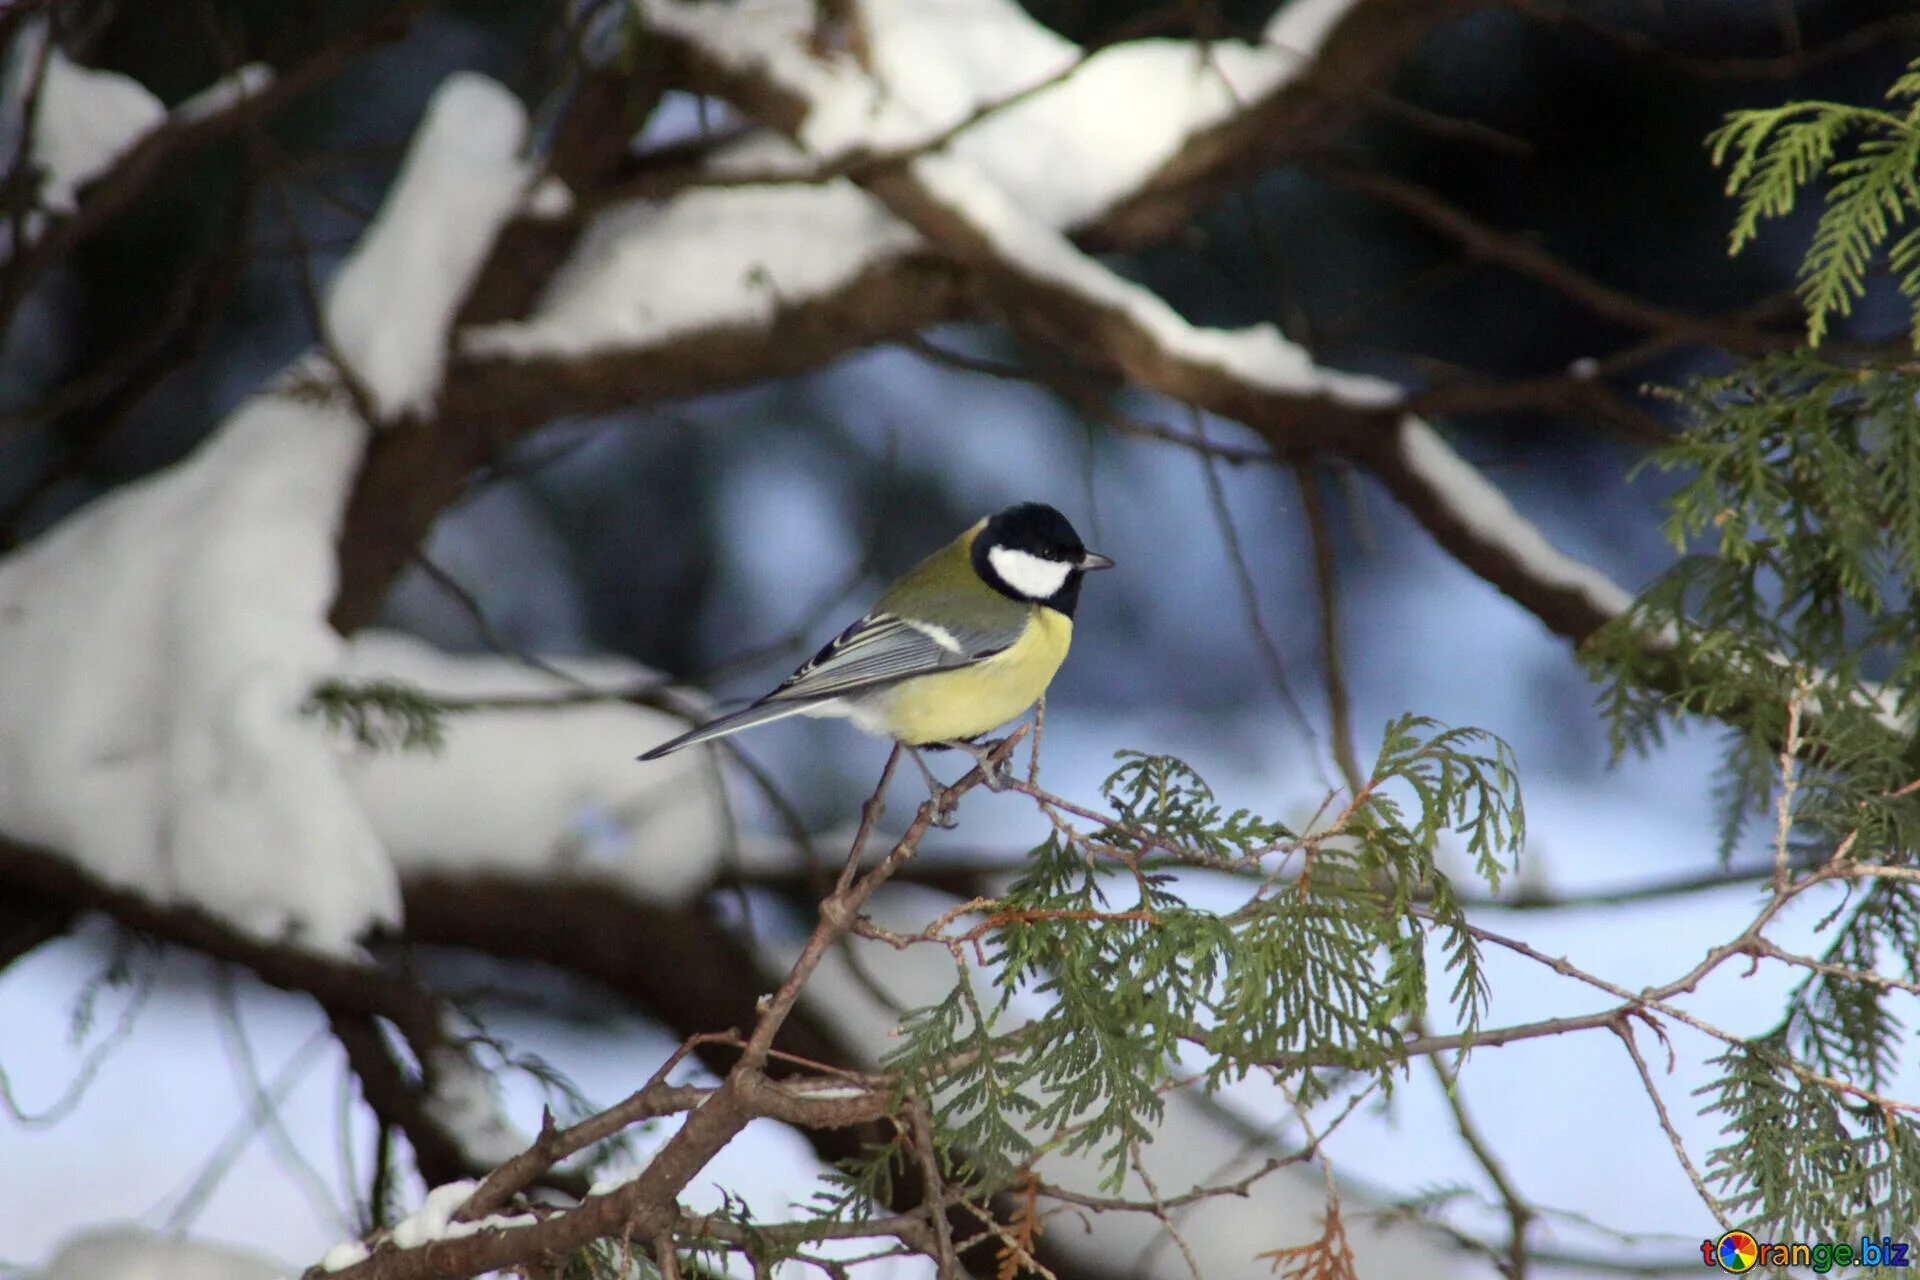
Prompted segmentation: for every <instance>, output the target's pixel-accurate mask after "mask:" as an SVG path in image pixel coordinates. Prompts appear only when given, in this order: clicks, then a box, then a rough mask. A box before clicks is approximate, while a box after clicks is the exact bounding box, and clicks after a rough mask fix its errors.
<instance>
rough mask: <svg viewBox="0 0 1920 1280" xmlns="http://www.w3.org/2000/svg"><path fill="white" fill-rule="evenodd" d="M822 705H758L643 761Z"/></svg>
mask: <svg viewBox="0 0 1920 1280" xmlns="http://www.w3.org/2000/svg"><path fill="white" fill-rule="evenodd" d="M817 705H818V701H817V700H815V699H808V700H806V701H801V700H799V699H794V700H791V701H786V700H783V701H779V702H756V703H754V704H753V705H752V706H750V707H742V708H741V709H740V710H738V711H734V712H731V713H729V714H727V715H724V716H721V717H720V718H719V719H718V720H709V721H708V722H707V723H705V724H703V725H701V726H700V727H699V728H698V729H691V730H688V731H687V732H686V733H683V734H681V735H680V736H679V737H677V738H673V739H670V740H668V741H666V742H663V743H661V744H660V745H659V746H657V747H655V748H654V749H653V750H651V751H649V752H647V753H646V754H644V755H642V756H641V757H640V759H642V760H658V759H659V758H660V757H661V756H664V755H671V754H673V753H674V752H675V751H678V750H680V749H681V748H682V747H692V746H698V745H699V744H700V743H702V742H711V741H713V740H714V739H715V738H724V737H726V736H727V735H728V734H732V733H738V732H740V731H741V730H742V729H751V728H753V726H755V725H757V724H766V723H767V722H768V721H770V720H784V719H786V718H787V717H788V716H797V715H799V714H801V713H802V712H805V711H808V710H811V709H812V708H814V707H815V706H817Z"/></svg>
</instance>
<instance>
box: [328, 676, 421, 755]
mask: <svg viewBox="0 0 1920 1280" xmlns="http://www.w3.org/2000/svg"><path fill="white" fill-rule="evenodd" d="M301 710H302V711H304V712H305V713H306V714H308V715H317V716H319V717H321V718H322V719H324V720H325V721H326V722H327V727H328V728H330V729H332V730H334V731H336V732H343V733H346V734H347V735H348V736H350V737H351V738H352V739H353V740H354V741H355V742H356V743H358V744H359V745H360V746H361V747H362V748H363V749H365V750H367V751H439V750H440V749H441V747H442V746H443V745H445V742H446V711H445V709H444V708H443V707H441V705H440V704H439V703H438V702H436V701H435V700H434V699H433V698H431V697H429V696H428V695H427V694H425V693H423V692H421V691H420V690H419V689H417V688H415V687H414V686H412V685H410V684H406V683H403V682H402V681H399V680H366V681H359V682H351V681H346V680H328V681H325V682H323V683H321V684H320V685H318V686H316V687H315V688H314V691H313V692H312V693H311V694H309V695H308V697H307V701H306V703H305V705H303V706H302V707H301Z"/></svg>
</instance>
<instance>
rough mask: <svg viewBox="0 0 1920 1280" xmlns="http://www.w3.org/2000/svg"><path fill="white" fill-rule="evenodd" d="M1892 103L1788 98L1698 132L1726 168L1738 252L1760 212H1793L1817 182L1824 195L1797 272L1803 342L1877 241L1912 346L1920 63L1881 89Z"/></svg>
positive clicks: (1919, 231) (1837, 310) (1838, 312)
mask: <svg viewBox="0 0 1920 1280" xmlns="http://www.w3.org/2000/svg"><path fill="white" fill-rule="evenodd" d="M1887 100H1888V101H1889V102H1890V103H1892V104H1893V106H1892V109H1888V108H1882V107H1857V106H1849V105H1847V104H1845V103H1838V102H1790V103H1787V104H1786V105H1784V106H1779V107H1770V108H1767V109H1764V110H1758V111H1737V112H1734V113H1733V114H1732V115H1730V116H1729V117H1728V118H1727V123H1726V124H1725V125H1723V126H1721V127H1720V128H1719V129H1718V130H1716V131H1715V132H1714V133H1713V134H1712V136H1711V137H1709V138H1708V139H1707V145H1708V146H1709V147H1710V148H1711V149H1712V153H1713V161H1714V163H1715V164H1716V165H1727V166H1728V172H1727V194H1729V195H1731V196H1733V197H1734V198H1735V199H1736V200H1737V201H1738V202H1739V213H1738V215H1737V216H1736V217H1735V219H1734V224H1733V233H1732V241H1731V247H1732V250H1733V252H1735V253H1737V252H1739V251H1740V250H1741V249H1742V248H1744V247H1745V246H1746V245H1747V244H1748V243H1750V242H1751V241H1752V240H1753V238H1754V236H1755V235H1756V234H1758V232H1759V227H1760V223H1761V221H1762V220H1764V219H1767V218H1779V217H1784V216H1785V215H1786V214H1788V213H1790V212H1792V210H1793V208H1794V205H1795V203H1796V202H1797V201H1798V200H1799V197H1800V193H1801V191H1802V190H1803V189H1804V188H1805V187H1807V186H1808V185H1810V184H1812V183H1814V182H1816V181H1820V180H1823V179H1824V180H1825V182H1826V198H1825V204H1824V207H1823V209H1822V210H1821V214H1820V221H1819V225H1818V227H1817V228H1816V229H1815V231H1814V235H1813V244H1812V247H1811V248H1810V249H1809V250H1808V252H1807V255H1806V259H1805V261H1804V262H1803V263H1802V265H1801V270H1800V295H1801V298H1802V299H1803V300H1804V301H1805V303H1806V306H1807V339H1808V342H1809V343H1810V344H1811V345H1813V346H1816V347H1817V346H1819V345H1820V340H1821V339H1822V338H1823V337H1824V336H1825V335H1826V332H1827V326H1828V322H1829V321H1830V320H1831V319H1832V318H1833V317H1835V316H1845V315H1846V314H1847V313H1848V312H1849V311H1851V310H1852V309H1853V303H1854V300H1855V299H1857V298H1858V297H1859V296H1860V295H1861V293H1862V292H1863V291H1864V290H1865V287H1866V277H1867V269H1868V267H1869V266H1870V265H1871V263H1872V262H1873V260H1874V257H1875V255H1876V254H1878V253H1879V252H1880V251H1881V250H1882V249H1883V248H1884V249H1885V250H1886V253H1887V260H1888V265H1889V266H1890V267H1891V268H1892V271H1893V275H1894V279H1895V281H1896V282H1897V283H1898V285H1899V287H1900V291H1901V292H1902V293H1903V294H1905V295H1906V296H1907V297H1908V298H1909V299H1911V300H1913V301H1914V302H1915V303H1916V309H1915V311H1914V318H1913V327H1912V338H1913V342H1914V343H1915V345H1917V346H1920V225H1914V223H1915V219H1914V216H1913V215H1914V213H1915V211H1916V210H1920V62H1916V63H1914V64H1913V66H1911V67H1909V68H1908V70H1907V74H1905V75H1903V76H1901V77H1900V78H1899V79H1898V80H1896V81H1894V83H1893V86H1892V87H1891V88H1890V89H1888V90H1887Z"/></svg>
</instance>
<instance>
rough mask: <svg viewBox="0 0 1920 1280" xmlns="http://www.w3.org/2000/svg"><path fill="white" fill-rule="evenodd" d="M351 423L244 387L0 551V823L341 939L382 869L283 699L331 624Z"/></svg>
mask: <svg viewBox="0 0 1920 1280" xmlns="http://www.w3.org/2000/svg"><path fill="white" fill-rule="evenodd" d="M364 433H365V428H364V426H363V425H362V424H361V423H360V422H359V420H358V419H356V418H355V417H354V416H353V414H352V412H351V411H350V410H348V409H345V408H344V407H341V406H340V405H338V404H336V403H314V402H311V401H310V400H308V399H296V398H294V396H293V395H291V394H285V393H283V394H274V393H271V392H269V393H264V394H261V395H257V396H255V397H254V398H253V399H251V400H249V401H247V402H246V403H245V404H244V405H242V406H241V408H240V409H239V410H237V411H236V412H235V413H234V414H233V416H232V417H231V418H229V419H228V420H227V422H226V423H225V424H223V425H222V426H221V428H220V429H219V430H218V431H217V432H216V433H215V434H214V436H213V437H212V438H211V439H209V440H208V441H207V442H206V443H205V444H204V445H202V446H201V447H200V448H199V449H198V450H196V451H195V452H194V453H193V454H192V455H191V456H190V457H188V458H187V459H186V460H185V461H183V462H181V463H179V464H177V465H176V466H174V467H171V468H169V469H168V470H166V471H163V472H160V473H159V474H157V475H154V476H151V477H149V478H148V479H146V480H144V481H141V482H139V483H137V484H132V485H128V486H126V487H124V488H121V489H118V490H115V491H114V492H113V493H111V494H109V495H108V496H107V497H105V498H103V499H101V500H100V501H98V502H96V503H94V504H93V505H92V506H91V507H88V508H86V509H85V510H83V511H81V512H80V513H79V514H77V515H75V516H73V517H71V518H70V519H68V520H67V521H65V522H64V523H62V524H60V525H57V526H55V528H54V529H52V530H51V531H50V532H49V533H48V534H47V535H46V536H44V537H42V538H41V539H39V540H38V541H37V542H34V543H32V544H30V545H29V546H27V547H26V548H24V549H23V550H21V551H20V552H18V553H16V554H14V555H13V556H10V557H8V558H7V559H5V560H0V647H4V649H5V651H6V653H7V657H8V660H7V661H6V662H5V663H0V829H3V830H5V831H6V832H7V833H8V834H10V835H13V836H15V837H17V838H20V839H23V840H26V841H29V842H31V843H34V844H39V845H43V846H46V847H49V848H53V849H58V850H60V851H62V852H63V853H66V854H68V855H70V856H72V857H73V858H75V859H76V860H77V861H79V862H80V863H82V864H83V865H85V866H86V867H88V868H89V869H90V870H92V871H93V872H94V873H95V874H97V875H100V876H102V877H104V878H105V879H107V880H108V881H110V882H112V883H116V884H120V885H126V886H129V887H132V888H136V889H139V890H141V891H142V892H144V893H146V894H147V895H148V896H150V897H153V898H156V899H158V900H160V901H163V902H169V901H171V902H192V903H197V904H199V905H200V906H202V907H204V908H206V909H207V910H209V911H211V912H213V913H215V914H217V915H220V916H223V917H225V918H226V919H228V920H230V921H232V922H233V923H235V924H237V925H239V926H241V927H242V928H245V929H248V930H250V931H252V932H254V933H257V934H260V935H262V936H266V937H270V938H277V937H280V936H283V935H288V934H293V933H298V934H300V935H302V936H303V937H304V938H305V940H306V941H307V942H308V943H310V944H311V945H313V946H316V947H321V948H328V949H337V948H340V947H344V946H345V945H346V944H347V943H348V941H349V939H351V938H352V937H353V935H355V934H357V933H359V932H361V931H362V930H363V929H364V928H365V927H367V926H368V925H370V924H374V923H378V922H390V921H394V920H396V919H397V918H398V915H399V892H398V888H397V884H396V881H395V878H394V875H393V871H392V868H391V866H390V865H389V863H388V862H387V859H386V856H385V855H384V853H383V852H382V851H381V849H380V845H379V841H378V840H377V839H376V838H375V836H374V833H373V831H372V829H371V828H370V827H369V826H368V825H367V822H366V820H365V818H364V816H363V815H362V814H361V812H360V809H359V806H358V805H357V804H355V803H354V801H353V798H352V796H351V794H350V793H349V792H348V791H347V788H346V783H345V781H344V779H342V778H341V776H340V771H339V768H338V765H337V764H336V762H335V760H334V756H333V750H332V747H331V745H330V744H329V743H328V741H327V740H326V738H325V737H324V736H323V735H322V734H321V733H319V732H318V731H317V730H316V727H315V725H314V724H313V722H312V721H311V720H310V719H309V718H308V717H306V716H305V715H303V714H302V713H301V710H300V707H301V704H302V703H303V702H304V701H305V699H306V697H307V695H308V692H309V690H310V689H311V688H312V686H313V684H314V683H315V682H316V681H317V680H319V679H321V678H322V677H323V676H325V675H326V674H328V673H329V672H330V671H331V669H332V667H333V665H334V662H335V659H336V655H337V645H338V642H337V639H336V638H335V637H334V636H333V635H332V633H331V631H330V630H329V629H328V628H327V625H326V613H327V608H328V606H329V605H330V603H331V601H332V597H333V589H334V576H335V572H336V570H335V560H334V548H333V535H334V528H335V525H336V524H337V522H338V520H339V514H340V511H341V509H342V507H343V505H344V503H345V501H346V496H347V490H348V485H349V484H350V482H351V480H352V476H353V472H354V467H355V465H356V464H357V462H358V460H359V457H360V452H361V447H362V443H363V439H364Z"/></svg>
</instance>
